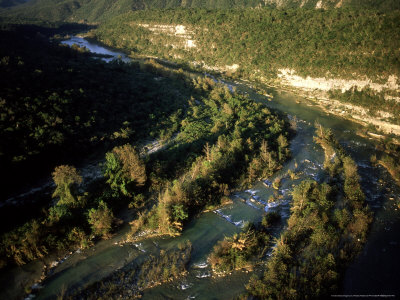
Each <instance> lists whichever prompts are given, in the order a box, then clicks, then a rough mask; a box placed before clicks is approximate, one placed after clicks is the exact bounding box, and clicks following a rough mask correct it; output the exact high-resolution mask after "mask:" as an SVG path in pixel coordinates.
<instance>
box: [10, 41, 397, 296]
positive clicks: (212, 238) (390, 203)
mask: <svg viewBox="0 0 400 300" xmlns="http://www.w3.org/2000/svg"><path fill="white" fill-rule="evenodd" d="M63 43H64V44H67V45H72V44H74V43H76V44H78V45H79V46H85V47H86V48H87V49H88V50H89V51H92V52H95V53H99V54H106V55H111V56H113V57H118V56H119V57H120V58H122V59H123V60H124V61H127V60H128V58H127V57H126V56H125V55H124V54H123V53H120V52H117V51H112V50H109V49H106V48H104V47H102V46H100V45H97V44H95V43H93V42H89V41H87V40H85V39H83V38H79V37H72V38H71V39H69V40H67V41H64V42H63ZM103 59H104V58H103ZM107 59H108V60H109V59H110V58H107ZM216 80H218V79H216ZM223 83H224V84H227V85H228V86H229V87H235V88H236V90H237V91H238V92H241V93H246V94H248V95H249V97H251V98H252V99H255V100H257V101H261V102H263V103H265V105H267V106H268V107H271V108H273V109H276V110H279V111H282V112H284V113H286V114H288V116H289V119H291V122H292V123H293V124H295V126H296V131H297V134H296V136H295V137H294V138H293V139H292V140H291V151H292V158H291V159H290V160H289V161H288V162H287V163H286V164H285V165H284V167H283V169H281V170H280V171H279V172H278V173H276V174H275V175H274V176H273V177H272V178H268V179H269V181H271V182H272V181H273V180H274V179H275V178H276V177H282V178H283V179H282V180H281V185H280V187H279V190H278V193H279V194H280V195H281V196H282V197H281V200H280V201H279V202H275V203H267V202H268V199H269V197H270V196H271V195H272V194H273V193H274V189H273V187H269V186H268V185H269V182H267V184H265V183H264V182H258V183H256V184H255V185H254V186H253V187H252V188H251V189H250V190H247V191H241V192H238V193H235V194H232V195H231V199H232V201H233V202H232V204H229V205H227V206H224V207H222V208H220V209H218V210H215V211H210V212H206V213H203V214H201V215H200V216H198V217H197V218H195V219H193V220H192V221H191V222H190V223H189V224H188V225H187V226H186V228H185V229H184V231H183V233H182V235H181V236H179V237H176V238H149V239H145V240H143V241H141V242H139V243H135V244H133V243H132V244H131V243H128V244H123V245H120V244H119V242H120V241H122V240H123V239H124V235H125V233H126V232H127V231H128V229H129V228H128V226H127V225H126V226H125V227H123V228H122V229H121V230H120V231H119V232H118V233H117V234H116V235H115V236H114V237H113V238H111V239H110V240H107V241H101V242H99V243H98V244H96V245H95V246H94V247H92V248H90V249H88V250H84V251H76V252H74V253H72V254H71V255H69V256H67V257H65V259H63V260H62V261H57V262H55V263H54V265H53V267H52V270H51V271H50V273H49V275H48V276H47V277H46V279H45V280H44V281H43V282H42V283H41V285H40V286H39V289H38V290H37V299H53V298H55V297H56V296H57V295H60V294H61V293H62V291H65V290H68V289H79V288H82V287H85V286H87V285H89V284H91V283H93V282H95V281H99V280H101V279H102V278H104V277H106V276H107V275H109V274H111V273H112V272H113V271H115V270H118V269H121V268H123V267H124V266H127V265H129V264H132V263H136V262H137V261H141V260H143V259H144V258H145V257H147V256H148V255H150V254H152V253H156V252H158V251H159V250H160V249H164V250H169V249H172V248H174V247H176V246H177V245H178V244H179V243H180V242H183V241H185V240H190V241H191V243H192V245H193V252H192V256H191V261H190V263H189V267H188V268H189V273H188V275H187V276H185V277H183V278H182V279H179V280H176V281H174V282H171V283H167V284H163V285H160V286H157V287H154V288H150V289H147V290H145V291H144V294H143V298H144V299H165V298H172V299H193V298H195V299H211V298H212V299H231V298H234V297H235V296H237V295H239V294H240V293H242V292H244V291H245V288H244V285H245V284H246V283H247V282H248V280H249V278H250V276H251V275H252V274H253V273H257V274H262V266H260V267H256V269H255V270H254V271H253V272H245V271H237V272H233V273H232V274H230V275H227V276H225V277H212V276H211V270H210V267H209V265H208V264H207V256H208V255H209V254H210V251H211V250H212V248H213V246H214V245H215V244H216V243H217V241H219V240H222V239H223V238H224V237H225V236H230V235H232V234H233V233H237V232H240V230H241V228H242V226H243V225H244V224H245V222H249V221H250V222H251V221H259V220H261V217H262V215H263V213H264V211H266V210H267V211H276V212H278V213H279V214H281V216H282V222H281V224H280V225H279V226H277V227H276V228H275V229H274V235H275V236H279V233H280V232H281V231H282V230H284V228H285V223H286V220H287V218H288V217H289V214H290V210H289V207H290V200H291V194H290V192H291V191H292V189H293V186H294V185H296V184H297V183H299V182H300V181H302V180H303V179H306V178H311V179H314V180H317V181H321V180H323V178H324V176H325V173H324V171H323V167H322V165H323V160H324V153H323V151H322V149H321V148H320V147H319V146H318V145H316V144H315V143H314V141H313V135H314V130H315V129H314V126H313V124H314V122H315V121H318V122H319V123H320V124H321V125H323V126H324V127H328V128H331V129H332V131H333V132H334V134H335V136H336V138H337V139H338V140H339V141H340V143H341V144H342V145H343V146H344V148H345V150H346V151H347V152H348V153H349V154H350V155H351V156H352V158H353V159H354V160H355V161H356V162H357V164H358V167H359V173H360V176H361V183H362V187H363V190H364V192H365V194H366V196H367V201H368V203H369V205H370V207H371V209H372V210H373V212H374V223H373V225H372V227H371V232H370V234H369V238H368V242H367V243H366V245H365V247H364V250H363V251H362V253H361V254H360V256H359V257H358V258H357V259H356V260H355V261H354V262H353V263H352V264H351V265H350V266H349V267H348V269H347V270H346V272H345V275H344V279H343V281H342V287H341V291H340V292H341V294H364V295H365V294H390V295H392V294H397V295H399V292H400V288H399V286H398V284H397V277H396V276H395V274H397V271H398V270H399V269H400V256H399V255H398V253H400V252H399V250H400V236H399V234H398V232H400V210H399V209H398V207H397V204H398V203H399V201H400V199H399V197H400V189H399V187H398V186H396V185H395V183H394V182H393V180H392V179H391V178H390V176H389V175H388V173H387V172H386V171H385V170H384V169H382V168H380V167H372V166H371V163H370V162H369V159H370V156H371V155H372V154H373V153H375V151H376V150H375V147H374V143H373V141H372V140H368V139H365V138H362V137H360V136H358V135H357V134H356V132H358V131H360V130H361V129H362V127H361V126H360V125H358V124H356V123H352V122H350V121H347V120H344V119H341V118H338V117H335V116H333V115H327V114H325V113H324V112H322V111H321V110H320V109H318V108H316V107H314V106H312V104H311V103H308V101H307V100H306V99H300V97H298V96H294V95H292V94H289V93H281V92H278V91H276V90H273V89H267V91H268V94H272V95H273V96H274V97H273V100H272V101H270V99H269V97H266V96H263V95H261V94H259V93H257V92H255V90H254V89H253V88H252V87H251V85H250V84H249V83H247V82H239V81H237V82H227V81H224V82H223ZM299 100H300V101H299ZM296 166H297V167H296ZM289 169H292V170H294V169H295V170H296V173H297V174H299V176H298V178H297V179H294V180H292V179H291V178H290V177H289V176H286V174H287V171H288V170H289ZM391 199H393V200H391ZM266 204H267V205H266ZM273 246H274V245H273V244H271V248H270V249H269V250H268V252H267V255H266V257H267V258H268V255H269V254H270V253H271V251H272V248H273ZM30 268H31V269H32V272H34V270H35V268H37V264H35V263H31V264H28V265H26V266H24V267H21V268H16V270H15V272H14V273H13V276H16V278H17V276H18V270H22V269H24V270H25V271H26V270H30ZM14 284H17V283H14ZM3 288H4V287H3Z"/></svg>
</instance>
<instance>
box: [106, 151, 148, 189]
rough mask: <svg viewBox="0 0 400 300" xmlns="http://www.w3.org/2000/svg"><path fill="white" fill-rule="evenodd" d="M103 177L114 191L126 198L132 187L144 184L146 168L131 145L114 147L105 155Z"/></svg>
mask: <svg viewBox="0 0 400 300" xmlns="http://www.w3.org/2000/svg"><path fill="white" fill-rule="evenodd" d="M104 176H105V177H106V178H107V183H109V184H110V186H111V188H112V189H114V190H119V191H121V192H122V194H124V195H126V196H128V195H130V194H131V192H132V189H133V188H134V187H141V186H143V185H144V184H145V183H146V180H147V176H146V166H145V164H144V162H143V160H141V159H140V157H139V154H138V153H137V151H136V150H135V148H133V147H132V146H131V145H129V144H126V145H124V146H120V147H115V148H114V149H113V150H112V151H111V152H108V153H107V154H106V162H105V165H104Z"/></svg>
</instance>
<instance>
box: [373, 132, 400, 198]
mask: <svg viewBox="0 0 400 300" xmlns="http://www.w3.org/2000/svg"><path fill="white" fill-rule="evenodd" d="M377 149H378V150H380V151H381V152H380V154H379V155H378V156H377V155H373V156H372V157H371V162H372V163H374V164H379V165H381V166H382V167H384V168H385V169H386V170H387V171H388V172H389V173H390V175H391V176H392V177H393V179H394V180H395V181H396V182H397V184H398V185H400V163H399V161H400V145H399V144H397V143H394V142H393V141H392V140H391V139H386V140H384V141H381V143H379V144H378V146H377ZM399 205H400V204H399Z"/></svg>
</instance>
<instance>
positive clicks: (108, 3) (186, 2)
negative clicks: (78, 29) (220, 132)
mask: <svg viewBox="0 0 400 300" xmlns="http://www.w3.org/2000/svg"><path fill="white" fill-rule="evenodd" d="M23 2H26V1H24V0H3V1H1V2H0V7H10V6H15V5H17V4H20V3H23ZM262 7H269V8H279V9H291V8H304V9H333V8H356V9H360V8H362V9H365V8H367V9H376V10H379V11H391V10H394V9H400V2H399V1H396V0H363V1H361V0H265V1H263V0H215V1H212V0H149V1H145V0H31V1H29V2H28V3H26V4H23V5H17V6H15V7H12V8H11V9H6V10H3V11H0V16H1V17H3V18H11V19H12V20H14V21H15V20H18V21H21V20H23V19H25V20H35V19H36V20H41V21H52V22H59V21H69V22H101V21H104V20H106V19H108V18H110V17H114V16H117V15H120V14H122V13H126V12H128V11H135V10H147V9H171V8H205V9H237V8H262Z"/></svg>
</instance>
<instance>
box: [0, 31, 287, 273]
mask: <svg viewBox="0 0 400 300" xmlns="http://www.w3.org/2000/svg"><path fill="white" fill-rule="evenodd" d="M37 28H38V27H34V29H37ZM30 29H31V27H24V26H23V27H21V26H17V27H11V28H6V29H5V30H3V31H1V32H0V38H2V41H4V42H5V44H4V45H6V46H5V47H4V48H2V49H1V50H0V51H2V52H1V53H2V57H3V59H2V60H1V61H2V65H1V69H0V72H2V74H3V75H4V76H5V77H4V78H7V81H4V82H2V84H3V85H4V89H2V90H1V91H2V92H1V93H2V94H1V97H2V114H1V117H2V122H1V123H0V129H1V131H0V134H1V138H2V139H3V140H5V141H7V147H2V148H1V153H2V154H1V157H0V159H1V163H2V165H5V166H8V167H9V168H10V169H9V172H10V174H11V175H12V174H15V176H19V172H18V170H24V171H25V172H26V174H27V176H28V175H29V174H35V176H40V174H38V173H37V169H36V168H35V167H34V166H36V165H40V166H41V167H42V168H43V169H44V171H45V170H46V169H49V168H54V171H53V180H54V183H55V189H54V191H53V198H54V200H53V201H54V203H53V204H52V205H49V202H50V200H51V199H48V198H47V199H45V200H47V201H43V202H44V207H38V208H37V210H38V212H37V216H35V215H30V217H29V218H30V220H28V221H27V220H24V223H25V224H24V225H21V226H14V229H13V230H11V231H9V232H6V233H4V234H3V235H2V237H1V248H0V257H1V261H2V265H5V264H7V263H10V262H11V263H17V264H24V263H26V262H29V261H31V260H34V259H36V258H39V257H43V256H45V255H46V254H48V253H51V252H53V251H61V253H62V252H63V251H67V250H69V249H70V248H74V247H81V248H86V247H88V246H90V245H91V244H92V243H93V240H92V238H89V237H93V236H94V237H98V238H109V237H110V236H111V233H112V230H113V229H114V228H115V227H116V226H117V225H118V224H120V223H121V222H120V221H118V219H117V218H116V216H118V214H119V211H120V210H122V209H126V208H127V207H128V206H129V207H130V208H133V209H135V211H134V213H138V219H137V221H135V222H134V224H133V226H132V228H133V229H134V230H133V231H132V233H131V235H133V234H135V232H136V231H138V230H139V229H140V230H144V229H150V230H152V231H153V232H155V233H156V234H171V235H176V234H179V233H180V232H181V230H182V229H183V226H184V224H185V222H186V221H187V220H189V219H190V218H191V217H192V216H194V215H196V214H197V213H198V212H200V211H201V210H203V209H204V208H205V207H206V206H207V205H218V204H219V203H220V201H221V199H222V198H223V197H224V196H227V195H228V194H229V192H230V191H231V190H232V189H233V188H235V187H238V186H247V185H248V184H249V183H251V182H253V181H254V180H256V179H258V178H264V177H265V176H270V175H271V174H272V173H273V172H274V171H276V170H277V169H279V168H280V167H281V165H282V163H283V162H284V161H285V160H286V159H287V158H288V156H289V154H290V153H289V150H288V138H289V132H288V130H289V124H288V123H287V122H286V121H285V120H283V119H282V118H281V117H280V116H278V115H277V114H276V113H274V112H271V111H270V110H269V109H267V108H266V107H264V106H263V105H261V104H258V103H256V102H254V101H252V100H250V99H249V98H247V97H246V96H243V95H239V94H236V93H234V92H231V91H229V89H228V88H227V87H225V86H223V85H221V84H217V83H215V82H214V81H213V80H212V79H211V78H207V77H194V76H190V75H189V74H188V73H186V72H184V71H182V70H181V69H174V68H168V67H165V66H162V65H161V64H159V63H158V62H156V61H154V60H150V61H145V62H143V63H142V64H141V65H139V64H138V63H132V64H124V63H122V62H118V61H114V62H112V63H110V64H105V63H103V62H101V61H99V60H95V59H92V58H90V56H89V54H88V53H87V52H86V51H84V50H81V49H78V48H76V47H75V48H76V49H69V48H67V47H61V46H58V45H56V43H49V42H48V41H47V39H46V37H45V36H44V35H40V34H36V33H33V32H34V31H33V32H32V31H29V30H30ZM24 42H26V43H27V45H22V44H21V43H24ZM44 54H46V55H47V56H44ZM150 86H151V88H150ZM149 138H151V139H152V140H151V142H152V143H154V142H156V143H159V146H158V147H159V148H160V151H158V152H157V151H155V152H154V153H152V154H151V155H146V149H143V151H142V153H139V150H138V149H139V145H143V143H144V142H147V141H148V139H149ZM2 145H3V144H2ZM120 145H123V146H120ZM110 149H111V150H110ZM93 151H96V152H95V156H96V157H99V156H100V157H104V156H105V162H104V163H103V164H102V169H103V175H104V177H100V178H97V179H95V180H93V181H90V180H89V181H87V182H85V180H83V178H82V176H81V175H80V174H79V172H78V170H77V169H76V168H75V167H73V166H72V165H71V164H68V165H66V164H61V162H64V161H65V160H67V161H72V162H79V161H83V159H84V158H85V156H87V155H89V154H91V153H92V152H93ZM56 166H58V167H56ZM44 174H45V172H44ZM15 178H16V177H12V176H10V178H9V180H10V182H11V181H12V180H15ZM21 181H22V182H23V178H19V181H18V182H21ZM160 191H161V192H160ZM157 195H159V196H157ZM155 198H158V199H157V201H154V200H153V199H155ZM40 210H41V211H42V212H41V213H39V212H40ZM146 210H147V211H148V212H147V213H146ZM135 226H136V229H135ZM5 231H6V230H5Z"/></svg>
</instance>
